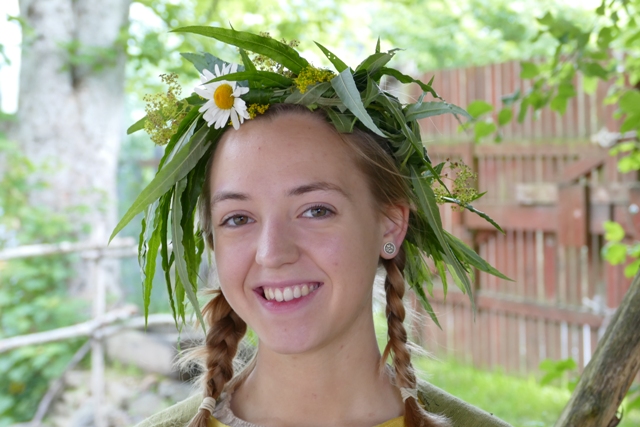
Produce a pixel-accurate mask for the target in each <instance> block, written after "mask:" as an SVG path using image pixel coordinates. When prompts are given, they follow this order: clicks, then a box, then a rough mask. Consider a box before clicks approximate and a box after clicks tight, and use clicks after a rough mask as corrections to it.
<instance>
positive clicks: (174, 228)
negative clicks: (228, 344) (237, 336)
mask: <svg viewBox="0 0 640 427" xmlns="http://www.w3.org/2000/svg"><path fill="white" fill-rule="evenodd" d="M186 188H187V180H186V179H182V180H180V181H178V182H177V183H176V184H175V190H174V192H173V202H172V206H171V214H172V218H171V235H172V243H173V253H174V254H175V265H176V274H177V277H179V278H180V282H181V283H182V285H183V288H184V290H185V292H186V295H187V298H188V299H189V301H190V302H191V305H192V306H193V309H194V311H195V314H196V317H197V318H198V321H199V322H200V325H201V326H202V330H203V332H204V333H205V334H206V332H207V331H206V329H205V326H204V325H205V323H204V319H203V317H202V312H201V311H200V304H199V303H198V298H197V296H196V294H195V292H194V291H193V287H194V284H192V282H191V280H190V277H189V270H188V266H187V265H188V263H187V259H186V256H185V248H184V245H183V239H184V235H183V233H184V231H186V232H187V233H193V230H183V229H182V224H181V223H182V204H181V198H182V192H183V191H184V190H185V189H186ZM197 286H198V285H197V284H195V287H196V288H197Z"/></svg>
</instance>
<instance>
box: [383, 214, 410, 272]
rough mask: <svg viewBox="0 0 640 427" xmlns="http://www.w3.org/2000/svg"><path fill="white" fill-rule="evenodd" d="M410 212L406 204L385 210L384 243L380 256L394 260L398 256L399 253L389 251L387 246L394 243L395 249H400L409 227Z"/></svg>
mask: <svg viewBox="0 0 640 427" xmlns="http://www.w3.org/2000/svg"><path fill="white" fill-rule="evenodd" d="M409 212H410V209H409V206H408V205H404V204H400V205H391V206H389V207H387V208H386V209H385V211H384V215H383V218H382V224H383V236H382V239H383V243H382V247H381V248H380V256H381V257H382V258H386V259H392V258H393V257H395V256H396V253H397V251H394V252H391V251H389V250H388V249H389V246H387V244H388V243H392V244H393V245H394V247H395V248H399V247H400V246H401V245H402V241H403V240H404V237H405V236H406V234H407V228H408V226H409Z"/></svg>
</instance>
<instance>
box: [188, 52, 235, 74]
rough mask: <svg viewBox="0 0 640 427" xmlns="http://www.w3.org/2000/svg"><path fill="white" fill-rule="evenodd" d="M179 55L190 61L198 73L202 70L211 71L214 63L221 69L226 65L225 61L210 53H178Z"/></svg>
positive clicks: (214, 66) (213, 69) (213, 68)
mask: <svg viewBox="0 0 640 427" xmlns="http://www.w3.org/2000/svg"><path fill="white" fill-rule="evenodd" d="M180 56H182V57H183V58H184V59H186V60H187V61H189V62H191V63H192V64H193V65H194V66H195V67H196V69H197V70H198V72H199V73H200V74H202V71H203V70H209V71H211V72H212V73H213V72H214V71H215V68H216V65H217V66H218V68H219V69H222V67H224V66H225V65H227V63H226V62H225V61H223V60H222V59H220V58H217V57H215V56H213V55H211V54H210V53H204V54H199V53H180Z"/></svg>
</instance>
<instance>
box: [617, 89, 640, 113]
mask: <svg viewBox="0 0 640 427" xmlns="http://www.w3.org/2000/svg"><path fill="white" fill-rule="evenodd" d="M619 105H620V110H622V111H623V112H624V113H627V114H640V91H637V90H633V89H632V90H628V91H626V92H625V93H624V94H623V95H622V96H621V97H620V101H619Z"/></svg>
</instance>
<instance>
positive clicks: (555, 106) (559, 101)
mask: <svg viewBox="0 0 640 427" xmlns="http://www.w3.org/2000/svg"><path fill="white" fill-rule="evenodd" d="M568 102H569V99H568V98H567V97H566V96H562V95H556V96H555V97H554V98H553V99H552V100H551V104H550V106H549V107H550V108H551V110H552V111H557V112H558V113H560V114H564V113H565V112H566V111H567V104H568Z"/></svg>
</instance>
